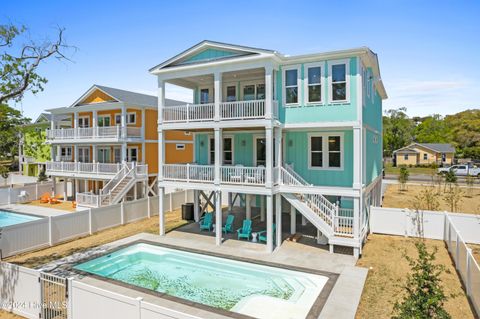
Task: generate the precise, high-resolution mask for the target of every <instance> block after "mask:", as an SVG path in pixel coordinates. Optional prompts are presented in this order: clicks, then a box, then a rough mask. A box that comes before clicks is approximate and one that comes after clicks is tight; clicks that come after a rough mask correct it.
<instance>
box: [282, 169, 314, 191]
mask: <svg viewBox="0 0 480 319" xmlns="http://www.w3.org/2000/svg"><path fill="white" fill-rule="evenodd" d="M280 184H282V185H287V186H312V184H310V183H308V182H307V181H306V180H305V179H303V177H302V176H300V175H299V174H298V173H297V172H295V171H294V170H293V169H292V168H291V167H290V166H288V165H286V166H285V167H284V166H281V167H280Z"/></svg>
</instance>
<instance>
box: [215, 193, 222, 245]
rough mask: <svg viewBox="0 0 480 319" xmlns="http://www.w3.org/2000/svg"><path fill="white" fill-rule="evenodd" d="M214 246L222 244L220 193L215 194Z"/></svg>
mask: <svg viewBox="0 0 480 319" xmlns="http://www.w3.org/2000/svg"><path fill="white" fill-rule="evenodd" d="M215 244H216V245H217V246H220V245H221V244H222V192H221V191H216V192H215Z"/></svg>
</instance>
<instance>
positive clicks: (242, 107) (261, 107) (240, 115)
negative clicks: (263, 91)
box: [220, 100, 265, 120]
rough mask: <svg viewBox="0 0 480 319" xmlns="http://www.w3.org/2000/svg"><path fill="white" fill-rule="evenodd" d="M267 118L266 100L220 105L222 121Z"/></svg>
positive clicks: (223, 103)
mask: <svg viewBox="0 0 480 319" xmlns="http://www.w3.org/2000/svg"><path fill="white" fill-rule="evenodd" d="M264 117H265V100H253V101H236V102H222V103H220V119H223V120H234V119H235V120H237V119H252V118H264Z"/></svg>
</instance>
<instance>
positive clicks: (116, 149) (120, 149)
mask: <svg viewBox="0 0 480 319" xmlns="http://www.w3.org/2000/svg"><path fill="white" fill-rule="evenodd" d="M116 151H120V160H119V161H118V162H116V161H115V152H116ZM112 155H113V163H121V162H122V148H121V147H119V146H115V147H114V148H113V154H112Z"/></svg>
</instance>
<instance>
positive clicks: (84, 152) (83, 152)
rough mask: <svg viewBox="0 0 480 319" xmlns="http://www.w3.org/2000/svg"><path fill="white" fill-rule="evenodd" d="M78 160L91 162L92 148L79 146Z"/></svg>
mask: <svg viewBox="0 0 480 319" xmlns="http://www.w3.org/2000/svg"><path fill="white" fill-rule="evenodd" d="M78 161H79V162H82V163H88V162H90V148H89V147H79V148H78Z"/></svg>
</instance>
